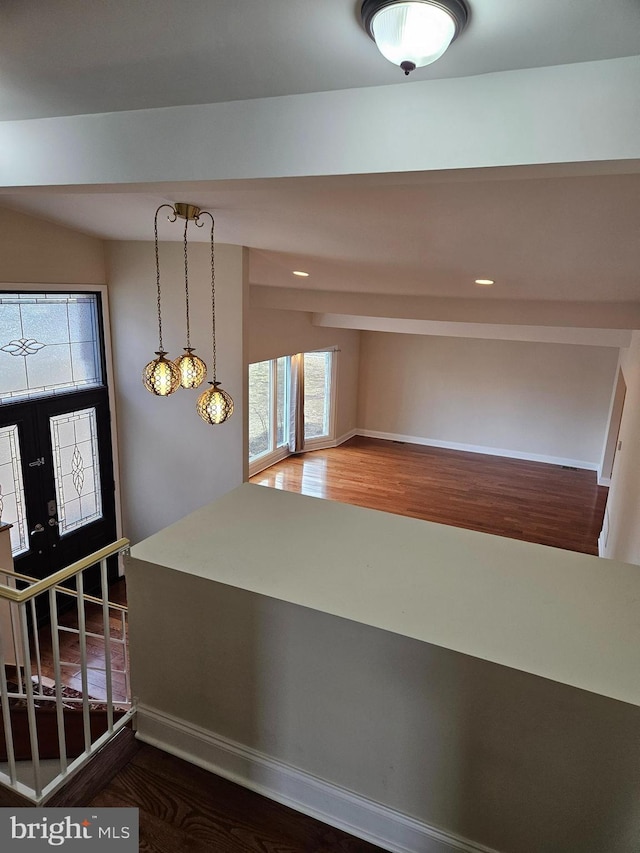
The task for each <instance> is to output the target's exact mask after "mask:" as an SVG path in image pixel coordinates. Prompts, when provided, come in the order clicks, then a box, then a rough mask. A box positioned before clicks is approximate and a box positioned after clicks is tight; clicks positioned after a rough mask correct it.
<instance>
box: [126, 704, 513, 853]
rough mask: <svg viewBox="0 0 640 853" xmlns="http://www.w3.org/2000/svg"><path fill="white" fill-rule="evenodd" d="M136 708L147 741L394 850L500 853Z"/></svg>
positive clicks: (173, 719) (162, 715) (140, 735)
mask: <svg viewBox="0 0 640 853" xmlns="http://www.w3.org/2000/svg"><path fill="white" fill-rule="evenodd" d="M137 710H138V713H137V726H138V729H137V732H136V737H138V738H139V739H140V740H142V741H144V742H145V743H148V744H151V745H152V746H155V747H158V748H159V749H162V750H164V751H165V752H169V753H171V755H176V756H178V757H179V758H183V759H185V760H186V761H189V762H191V763H192V764H196V765H197V766H198V767H203V768H204V769H205V770H208V771H209V772H211V773H216V774H217V775H218V776H222V777H224V778H225V779H229V780H231V781H232V782H236V783H237V784H239V785H242V786H243V787H244V788H249V789H250V790H252V791H256V792H257V793H258V794H262V795H263V796H265V797H268V798H269V799H271V800H275V801H276V802H278V803H282V804H283V805H286V806H289V807H290V808H293V809H296V810H297V811H299V812H302V813H303V814H306V815H309V816H311V817H314V818H316V819H317V820H321V821H322V822H323V823H327V824H329V825H330V826H334V827H336V828H337V829H341V830H343V831H344V832H348V833H350V834H351V835H355V836H357V837H358V838H362V839H364V840H365V841H369V842H371V843H372V844H377V845H378V846H380V847H382V848H384V849H385V850H389V851H392V853H454V851H456V852H457V853H497V851H495V850H494V849H492V848H490V847H485V846H484V845H482V844H476V843H475V842H473V841H469V840H468V839H465V838H461V837H460V836H458V835H455V834H454V833H451V832H447V831H446V830H443V829H438V828H437V827H435V826H430V825H429V824H427V823H424V822H422V821H419V820H416V819H415V818H412V817H409V816H408V815H405V814H403V813H402V812H399V811H396V810H395V809H391V808H388V807H387V806H383V805H382V804H381V803H377V802H375V801H373V800H370V799H367V798H366V797H363V796H361V795H360V794H357V793H355V792H354V791H349V790H347V789H346V788H342V787H340V786H339V785H334V784H333V783H332V782H327V781H326V780H324V779H319V778H318V777H317V776H314V775H313V774H311V773H307V772H306V771H305V770H301V769H299V768H296V767H292V766H291V765H289V764H285V763H284V762H282V761H279V760H278V759H276V758H271V757H270V756H268V755H265V754H264V753H261V752H258V751H257V750H255V749H251V748H250V747H246V746H243V745H242V744H239V743H237V742H235V741H232V740H229V739H228V738H225V737H222V736H221V735H217V734H214V733H213V732H210V731H207V730H206V729H203V728H201V727H200V726H197V725H194V724H193V723H189V722H186V721H185V720H181V719H178V718H177V717H174V716H172V715H170V714H165V713H164V712H162V711H158V710H156V709H155V708H151V707H149V706H147V705H144V704H140V705H138V709H137Z"/></svg>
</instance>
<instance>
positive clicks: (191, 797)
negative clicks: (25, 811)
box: [87, 744, 380, 853]
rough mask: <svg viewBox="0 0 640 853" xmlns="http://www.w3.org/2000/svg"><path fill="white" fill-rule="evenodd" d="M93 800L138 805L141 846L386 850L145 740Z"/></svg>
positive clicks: (281, 851) (206, 851)
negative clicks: (207, 770) (175, 755)
mask: <svg viewBox="0 0 640 853" xmlns="http://www.w3.org/2000/svg"><path fill="white" fill-rule="evenodd" d="M87 805H89V806H95V807H97V808H101V807H109V806H130V807H136V808H139V809H140V850H141V851H142V853H380V848H378V847H374V846H373V845H372V844H369V843H367V842H366V841H360V840H359V839H357V838H353V837H352V836H350V835H347V834H346V833H344V832H341V831H339V830H337V829H333V828H332V827H330V826H327V825H325V824H323V823H320V821H317V820H314V819H313V818H310V817H306V816H305V815H302V814H300V813H299V812H296V811H293V809H289V808H287V807H286V806H281V805H279V804H278V803H274V802H272V801H271V800H268V799H266V798H265V797H262V796H260V795H259V794H255V793H253V792H252V791H248V790H247V789H246V788H242V787H240V786H239V785H235V784H234V783H232V782H228V781H227V780H225V779H222V778H220V777H219V776H214V775H213V774H211V773H207V772H206V771H205V770H202V769H200V768H199V767H194V766H193V765H192V764H188V763H187V762H185V761H182V760H181V759H179V758H175V757H174V756H172V755H168V754H167V753H165V752H162V751H161V750H159V749H155V748H154V747H151V746H148V745H147V744H142V745H141V746H140V748H139V750H138V751H137V752H136V754H135V756H134V757H133V759H132V760H131V761H130V762H129V763H128V764H127V766H126V767H125V768H124V769H123V770H121V771H120V772H119V773H118V774H117V775H116V776H115V777H114V778H113V779H112V780H111V781H110V782H109V784H107V785H106V786H105V788H104V789H103V790H102V791H101V792H100V793H99V794H97V795H96V796H94V797H93V798H92V799H91V801H90V802H89V803H88V804H87Z"/></svg>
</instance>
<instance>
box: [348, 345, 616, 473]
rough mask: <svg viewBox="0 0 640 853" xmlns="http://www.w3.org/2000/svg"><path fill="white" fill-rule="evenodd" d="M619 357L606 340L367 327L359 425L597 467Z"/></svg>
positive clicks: (361, 367) (402, 434) (361, 373)
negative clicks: (533, 339) (473, 336)
mask: <svg viewBox="0 0 640 853" xmlns="http://www.w3.org/2000/svg"><path fill="white" fill-rule="evenodd" d="M617 359H618V351H617V350H614V349H611V348H604V347H587V346H576V345H563V344H540V343H525V342H520V341H489V340H468V339H461V338H441V337H432V336H418V335H400V334H387V333H380V332H363V333H362V338H361V355H360V394H359V403H358V428H359V429H362V430H366V431H371V432H382V433H392V434H396V435H401V436H414V437H417V438H421V439H425V440H432V441H435V442H445V443H454V444H462V445H475V446H479V447H487V448H495V449H499V450H507V451H512V452H515V453H521V454H528V455H530V456H532V457H533V458H535V457H536V456H541V457H548V458H550V460H553V461H558V460H573V461H574V462H580V463H585V466H586V467H589V466H593V467H597V464H598V463H599V461H600V455H601V452H602V445H603V440H604V433H605V429H606V423H607V415H608V410H609V402H610V399H611V391H612V387H613V382H614V377H615V371H616V365H617ZM382 401H384V404H383V403H382Z"/></svg>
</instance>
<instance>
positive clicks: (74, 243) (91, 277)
mask: <svg viewBox="0 0 640 853" xmlns="http://www.w3.org/2000/svg"><path fill="white" fill-rule="evenodd" d="M0 234H1V235H2V251H0V281H3V282H10V283H14V282H19V283H22V282H33V283H40V282H42V283H43V284H47V283H48V284H104V283H105V281H106V272H105V257H104V244H103V242H102V240H98V239H97V238H95V237H88V236H87V235H86V234H80V233H79V232H78V231H72V230H71V229H70V228H63V227H62V226H60V225H54V224H53V223H52V222H45V221H44V220H42V219H36V218H34V217H32V216H26V215H25V214H23V213H17V212H16V211H15V210H7V209H6V208H0Z"/></svg>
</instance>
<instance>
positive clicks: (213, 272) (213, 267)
mask: <svg viewBox="0 0 640 853" xmlns="http://www.w3.org/2000/svg"><path fill="white" fill-rule="evenodd" d="M215 224H216V223H215V219H214V218H213V216H212V217H211V331H212V337H213V381H214V382H215V381H216V379H217V376H216V255H215V241H214V239H213V232H214V228H215Z"/></svg>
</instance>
